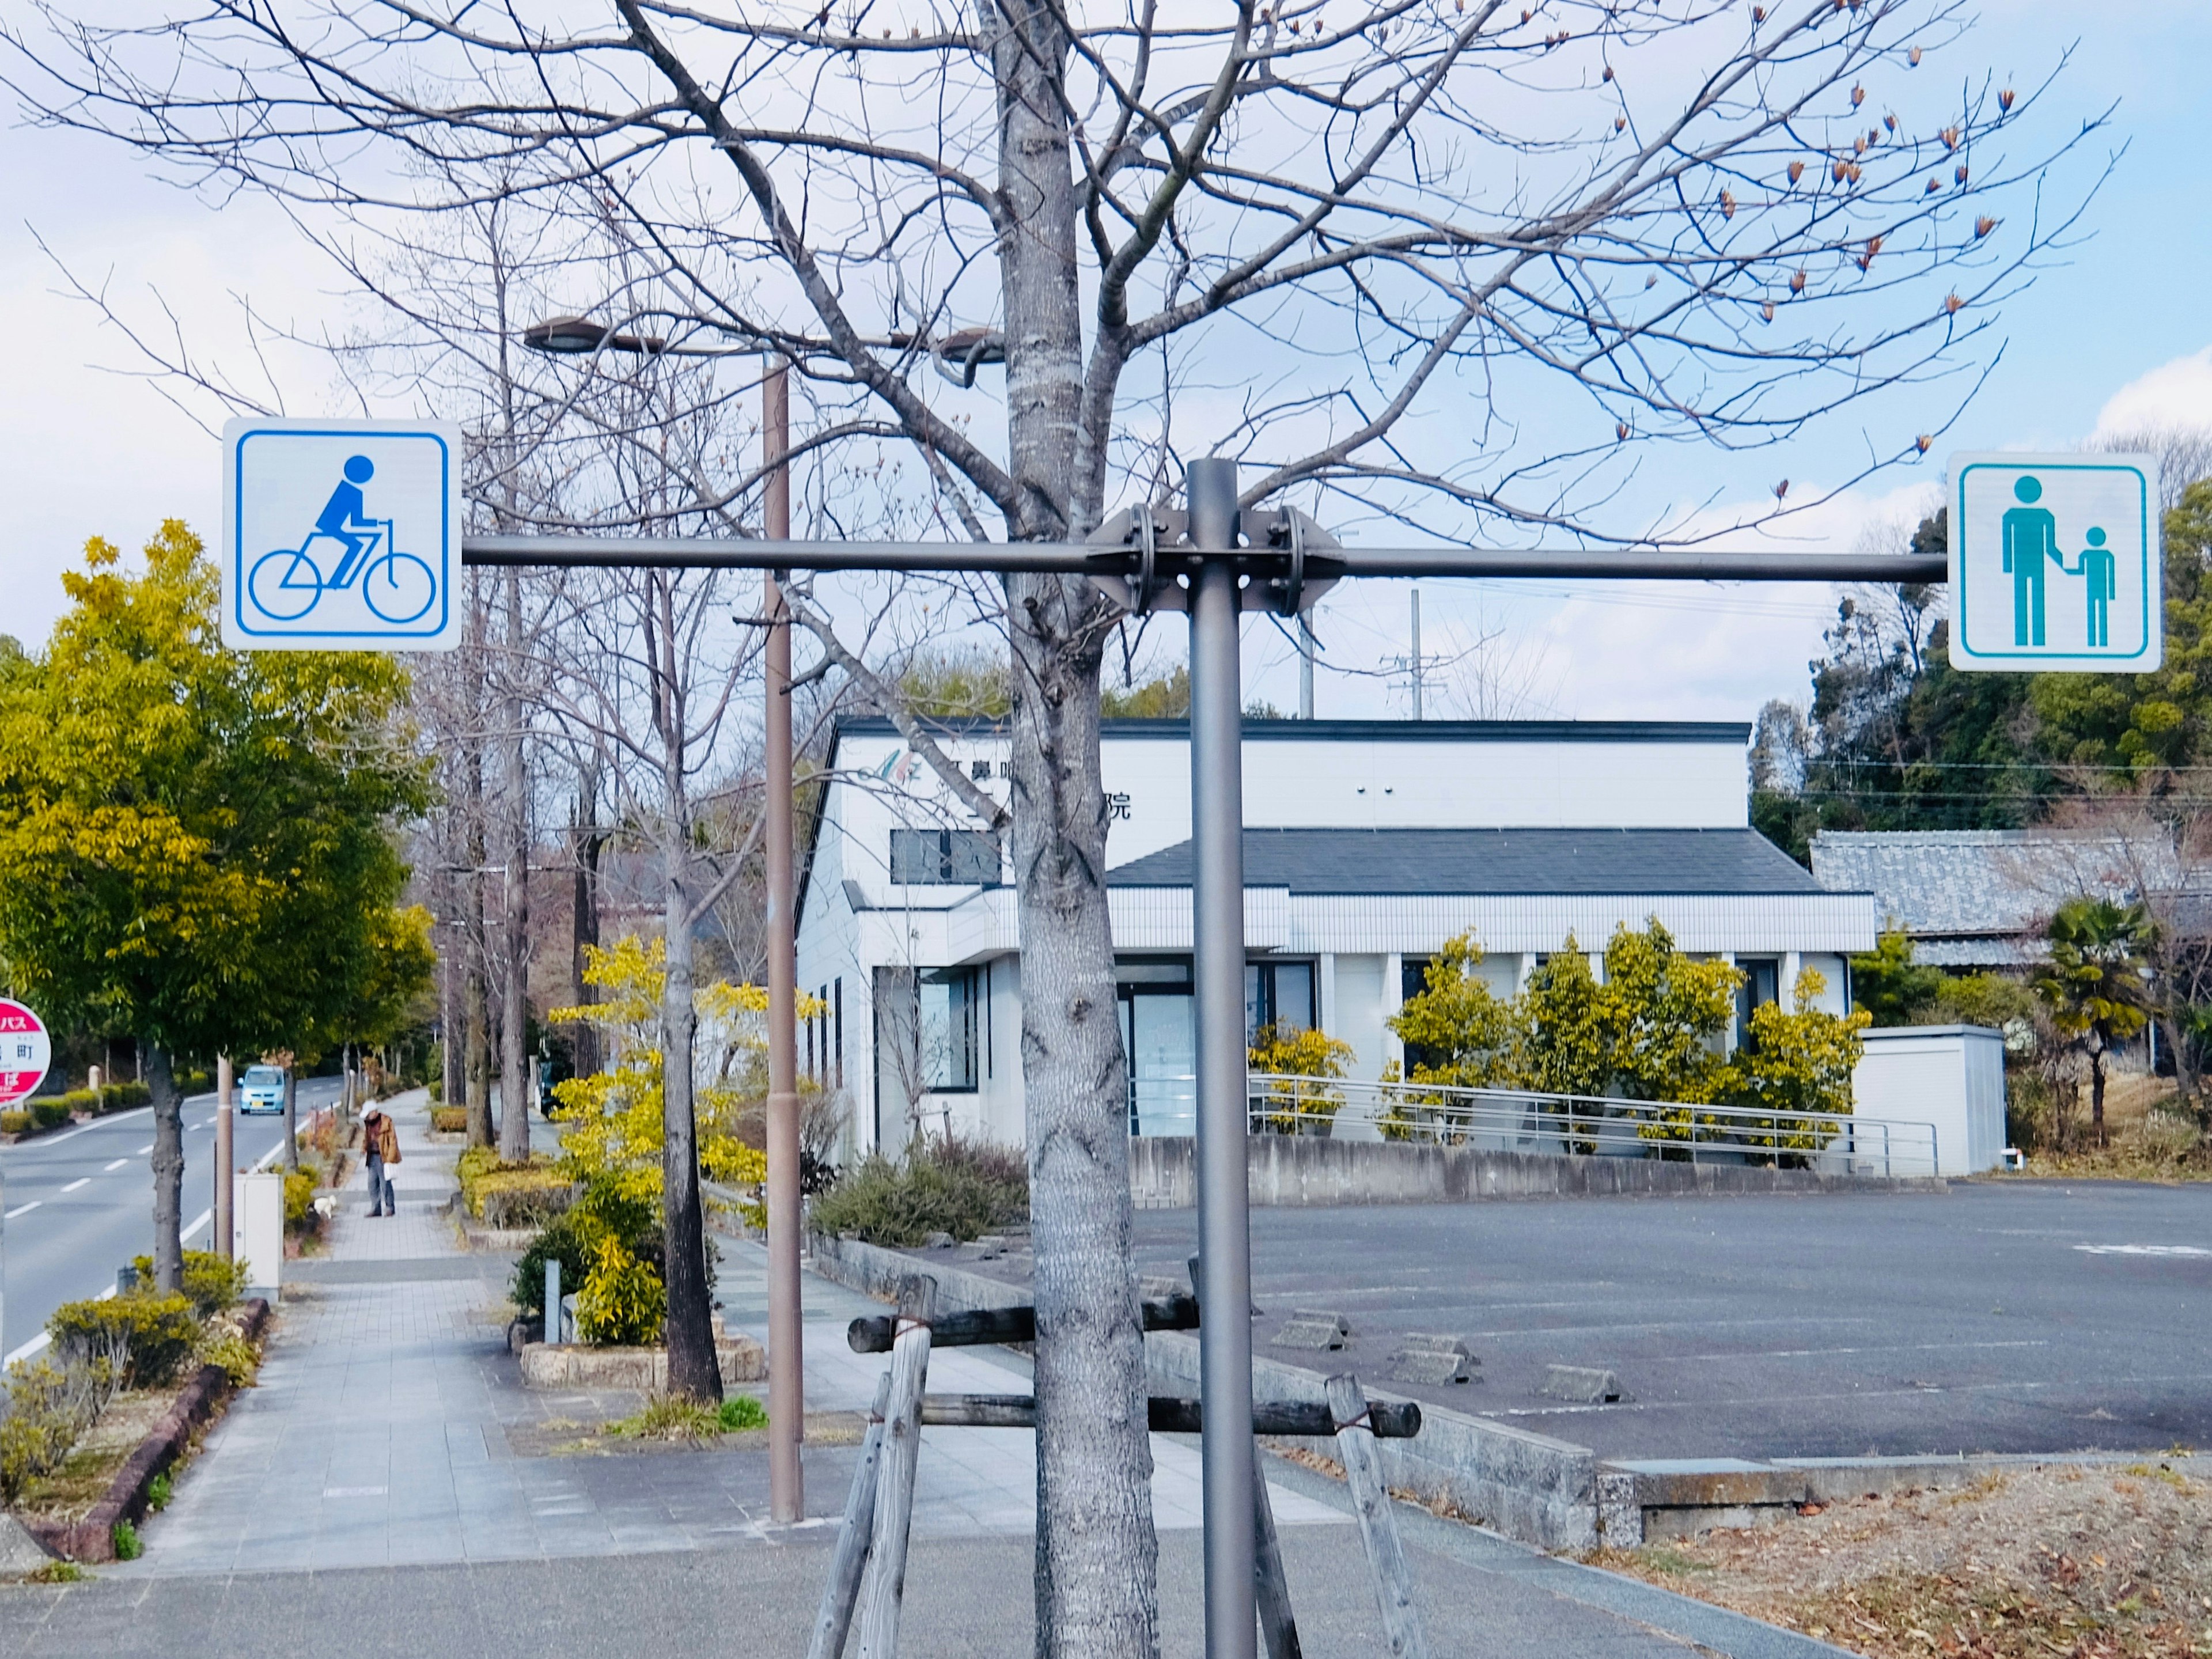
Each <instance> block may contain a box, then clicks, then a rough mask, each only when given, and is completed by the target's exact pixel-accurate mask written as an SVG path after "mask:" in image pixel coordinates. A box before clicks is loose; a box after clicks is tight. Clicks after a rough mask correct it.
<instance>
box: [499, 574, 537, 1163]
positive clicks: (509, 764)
mask: <svg viewBox="0 0 2212 1659" xmlns="http://www.w3.org/2000/svg"><path fill="white" fill-rule="evenodd" d="M521 581H522V579H521V578H520V576H519V575H517V574H515V573H514V572H513V571H512V570H509V571H508V572H507V574H506V578H505V580H504V581H503V583H502V586H503V587H504V588H505V590H506V591H505V596H504V597H505V599H506V602H507V672H506V679H507V687H508V690H507V695H506V696H505V697H504V698H503V699H502V702H503V704H504V720H503V721H502V724H503V725H504V726H505V727H506V730H505V731H504V732H503V733H502V734H501V743H500V747H501V760H502V762H503V771H504V773H505V775H504V776H503V777H502V778H501V794H503V795H504V796H506V798H507V823H506V826H505V827H506V829H507V907H506V908H507V915H506V923H507V939H506V945H507V951H506V956H507V981H506V984H505V986H504V987H503V989H504V993H505V994H504V996H503V998H502V1000H501V1001H502V1006H501V1011H500V1066H499V1070H500V1079H501V1083H500V1119H499V1155H500V1157H501V1159H503V1160H504V1161H505V1162H507V1163H509V1164H524V1163H527V1162H528V1161H529V1158H530V1073H531V1057H530V769H529V757H528V756H527V755H526V753H525V751H524V747H523V729H522V722H523V708H522V698H521V696H520V693H518V692H517V691H515V690H513V684H514V677H515V675H516V673H517V671H518V666H517V665H518V664H519V661H520V653H521V652H522V651H523V650H524V649H525V645H526V642H525V641H524V640H523V638H522V599H521V592H522V586H521Z"/></svg>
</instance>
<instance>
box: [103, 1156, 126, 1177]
mask: <svg viewBox="0 0 2212 1659" xmlns="http://www.w3.org/2000/svg"><path fill="white" fill-rule="evenodd" d="M130 1161H131V1160H130V1159H129V1158H117V1159H116V1160H115V1162H114V1163H112V1164H109V1165H108V1166H107V1167H106V1169H105V1170H101V1171H100V1174H102V1175H112V1174H113V1173H114V1172H115V1171H116V1170H119V1169H121V1168H122V1167H123V1166H124V1165H125V1164H128V1163H129V1162H130Z"/></svg>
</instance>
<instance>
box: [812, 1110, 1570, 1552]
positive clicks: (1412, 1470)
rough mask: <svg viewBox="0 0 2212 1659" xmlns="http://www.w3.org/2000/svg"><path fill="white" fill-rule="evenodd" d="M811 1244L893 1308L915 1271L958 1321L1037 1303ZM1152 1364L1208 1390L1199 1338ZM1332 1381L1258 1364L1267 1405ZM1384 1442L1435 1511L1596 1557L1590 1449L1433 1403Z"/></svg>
mask: <svg viewBox="0 0 2212 1659" xmlns="http://www.w3.org/2000/svg"><path fill="white" fill-rule="evenodd" d="M1139 1144H1141V1143H1139ZM1185 1145H1188V1142H1186V1143H1185ZM812 1246H813V1251H814V1268H815V1271H816V1272H817V1273H822V1274H823V1275H824V1276H825V1277H827V1278H830V1279H836V1281H837V1282H838V1283H839V1284H841V1285H850V1286H852V1287H853V1288H854V1290H857V1291H866V1293H867V1294H869V1295H871V1296H878V1297H883V1298H884V1299H885V1300H889V1299H890V1298H891V1297H894V1296H895V1295H896V1293H897V1289H898V1282H899V1280H900V1279H902V1278H904V1277H905V1276H906V1275H908V1273H927V1274H929V1275H930V1276H931V1277H932V1278H933V1279H936V1280H937V1304H938V1306H939V1308H941V1309H944V1310H948V1311H959V1312H967V1311H969V1310H974V1309H978V1308H1004V1307H1014V1306H1020V1305H1023V1304H1026V1303H1027V1302H1028V1301H1029V1297H1030V1293H1029V1291H1028V1289H1027V1287H1025V1286H1023V1285H1009V1284H1007V1283H1006V1282H1005V1281H1003V1280H1000V1279H991V1278H987V1277H986V1276H985V1275H983V1274H981V1273H971V1272H969V1271H968V1270H967V1269H965V1268H963V1267H955V1266H953V1265H952V1264H951V1262H949V1261H948V1262H944V1263H938V1262H933V1261H929V1260H927V1258H924V1257H919V1256H912V1255H905V1254H903V1253H902V1252H901V1251H897V1250H887V1249H880V1248H879V1247H878V1246H876V1245H873V1244H863V1243H860V1242H859V1241H858V1240H856V1239H837V1238H828V1237H823V1236H822V1235H820V1234H817V1235H816V1236H815V1237H814V1238H813V1240H812ZM1145 1359H1146V1369H1147V1370H1148V1372H1149V1374H1150V1383H1149V1385H1148V1386H1149V1387H1150V1388H1151V1389H1152V1391H1153V1392H1154V1393H1156V1394H1166V1395H1196V1394H1197V1393H1198V1392H1199V1387H1198V1339H1197V1338H1196V1337H1194V1336H1190V1335H1187V1334H1182V1333H1181V1332H1175V1331H1154V1332H1152V1334H1150V1335H1148V1336H1146V1339H1145ZM1325 1381H1326V1379H1325V1377H1324V1376H1323V1375H1322V1373H1321V1372H1319V1371H1314V1370H1306V1369H1304V1367H1302V1366H1297V1365H1285V1364H1282V1363H1281V1362H1280V1361H1279V1360H1273V1359H1267V1358H1260V1357H1258V1356H1255V1357H1254V1358H1253V1361H1252V1392H1253V1395H1254V1396H1255V1398H1257V1399H1265V1400H1325V1399H1326V1398H1327V1397H1328V1395H1327V1390H1326V1389H1325V1387H1324V1383H1325ZM1368 1392H1369V1393H1370V1395H1373V1396H1374V1397H1375V1398H1376V1399H1378V1400H1395V1399H1400V1398H1402V1397H1403V1396H1401V1395H1393V1394H1390V1393H1389V1392H1388V1391H1387V1390H1384V1389H1368ZM1377 1444H1378V1446H1379V1448H1380V1449H1381V1451H1382V1455H1383V1477H1384V1479H1385V1480H1388V1481H1389V1484H1390V1485H1391V1486H1401V1487H1405V1488H1407V1489H1408V1490H1410V1491H1412V1492H1416V1493H1418V1494H1419V1496H1420V1497H1421V1498H1423V1499H1424V1500H1425V1501H1434V1500H1435V1499H1437V1498H1449V1500H1450V1501H1451V1503H1452V1504H1453V1505H1454V1506H1455V1507H1456V1508H1457V1509H1458V1510H1460V1511H1461V1513H1462V1514H1464V1515H1468V1516H1473V1517H1474V1518H1475V1519H1477V1520H1478V1521H1480V1522H1481V1523H1482V1524H1483V1525H1485V1526H1487V1527H1492V1528H1495V1529H1496V1530H1498V1531H1499V1532H1502V1533H1504V1534H1505V1535H1506V1536H1507V1537H1509V1538H1517V1539H1519V1540H1521V1541H1523V1542H1524V1543H1530V1544H1535V1545H1538V1546H1541V1547H1543V1548H1545V1549H1554V1550H1566V1549H1588V1548H1589V1547H1592V1546H1593V1545H1595V1543H1596V1542H1597V1537H1598V1526H1597V1456H1596V1454H1595V1453H1594V1452H1592V1451H1591V1450H1590V1449H1589V1448H1588V1447H1586V1446H1577V1445H1572V1444H1570V1443H1568V1442H1566V1441H1564V1440H1553V1439H1552V1438H1550V1437H1548V1436H1546V1435H1541V1434H1530V1433H1528V1431H1525V1430H1522V1429H1516V1428H1509V1427H1507V1426H1506V1425H1504V1424H1499V1423H1493V1422H1491V1421H1489V1420H1487V1419H1482V1418H1474V1417H1467V1416H1463V1415H1462V1414H1461V1413H1458V1412H1455V1411H1451V1410H1449V1409H1448V1408H1446V1407H1442V1406H1431V1405H1429V1404H1428V1403H1426V1402H1423V1404H1422V1406H1421V1432H1420V1434H1419V1436H1418V1437H1416V1438H1414V1439H1412V1440H1385V1441H1381V1442H1378V1443H1377Z"/></svg>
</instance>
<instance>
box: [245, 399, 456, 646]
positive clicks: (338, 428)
mask: <svg viewBox="0 0 2212 1659" xmlns="http://www.w3.org/2000/svg"><path fill="white" fill-rule="evenodd" d="M223 436H224V441H225V447H226V448H227V449H228V452H229V453H228V457H227V474H228V476H227V477H226V479H225V484H226V488H225V490H224V507H225V513H224V525H223V558H222V566H223V637H224V641H225V642H226V643H227V644H229V645H231V646H233V647H242V648H245V649H249V650H251V649H260V650H268V649H272V648H274V649H319V650H329V649H333V648H336V649H354V650H364V649H366V650H377V649H386V650H406V651H423V650H433V651H435V650H441V649H444V648H447V647H449V646H451V645H452V644H453V643H454V641H455V637H456V635H457V634H458V626H459V617H457V616H456V614H455V612H454V607H453V605H452V603H451V600H450V595H451V593H452V590H453V580H454V578H455V577H456V575H457V574H458V572H459V556H460V540H459V483H458V476H457V475H458V458H459V453H460V445H459V434H458V433H456V432H454V431H453V429H452V428H448V427H446V426H444V425H443V424H442V423H438V422H366V421H357V422H340V421H327V422H309V421H260V422H249V421H237V422H232V423H231V425H230V427H229V428H227V429H226V431H225V432H224V435H223Z"/></svg>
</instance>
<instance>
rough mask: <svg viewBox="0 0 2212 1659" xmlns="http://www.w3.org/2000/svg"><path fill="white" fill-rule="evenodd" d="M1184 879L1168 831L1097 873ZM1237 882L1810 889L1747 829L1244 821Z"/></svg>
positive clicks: (1186, 852)
mask: <svg viewBox="0 0 2212 1659" xmlns="http://www.w3.org/2000/svg"><path fill="white" fill-rule="evenodd" d="M1106 882H1107V884H1108V885H1109V886H1110V887H1188V885H1190V882H1191V847H1190V843H1189V842H1187V841H1186V842H1177V843H1176V845H1175V846H1173V847H1168V848H1162V849H1161V850H1160V851H1158V852H1157V853H1152V854H1146V856H1145V857H1143V858H1139V859H1133V860H1130V861H1129V862H1128V863H1127V864H1124V865H1121V866H1118V867H1116V868H1114V869H1110V870H1109V871H1108V872H1106ZM1244 884H1245V885H1246V886H1248V887H1287V888H1288V889H1290V890H1291V892H1293V893H1340V894H1355V895H1356V894H1425V893H1470V894H1494V893H1544V894H1554V893H1634V894H1647V893H1649V894H1660V893H1759V894H1776V893H1779V894H1788V893H1819V892H1821V891H1823V890H1824V889H1823V888H1822V887H1821V885H1820V884H1819V883H1818V882H1816V881H1814V879H1813V878H1812V877H1811V876H1809V875H1808V874H1807V873H1806V872H1805V871H1804V870H1803V869H1802V867H1801V866H1799V865H1797V864H1796V862H1795V861H1794V860H1791V859H1790V856H1789V854H1786V853H1784V852H1783V851H1782V849H1781V848H1778V847H1777V846H1775V845H1774V843H1773V842H1770V841H1768V840H1767V839H1766V838H1765V836H1761V835H1760V834H1759V832H1758V831H1757V830H1755V829H1247V830H1245V832H1244Z"/></svg>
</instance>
